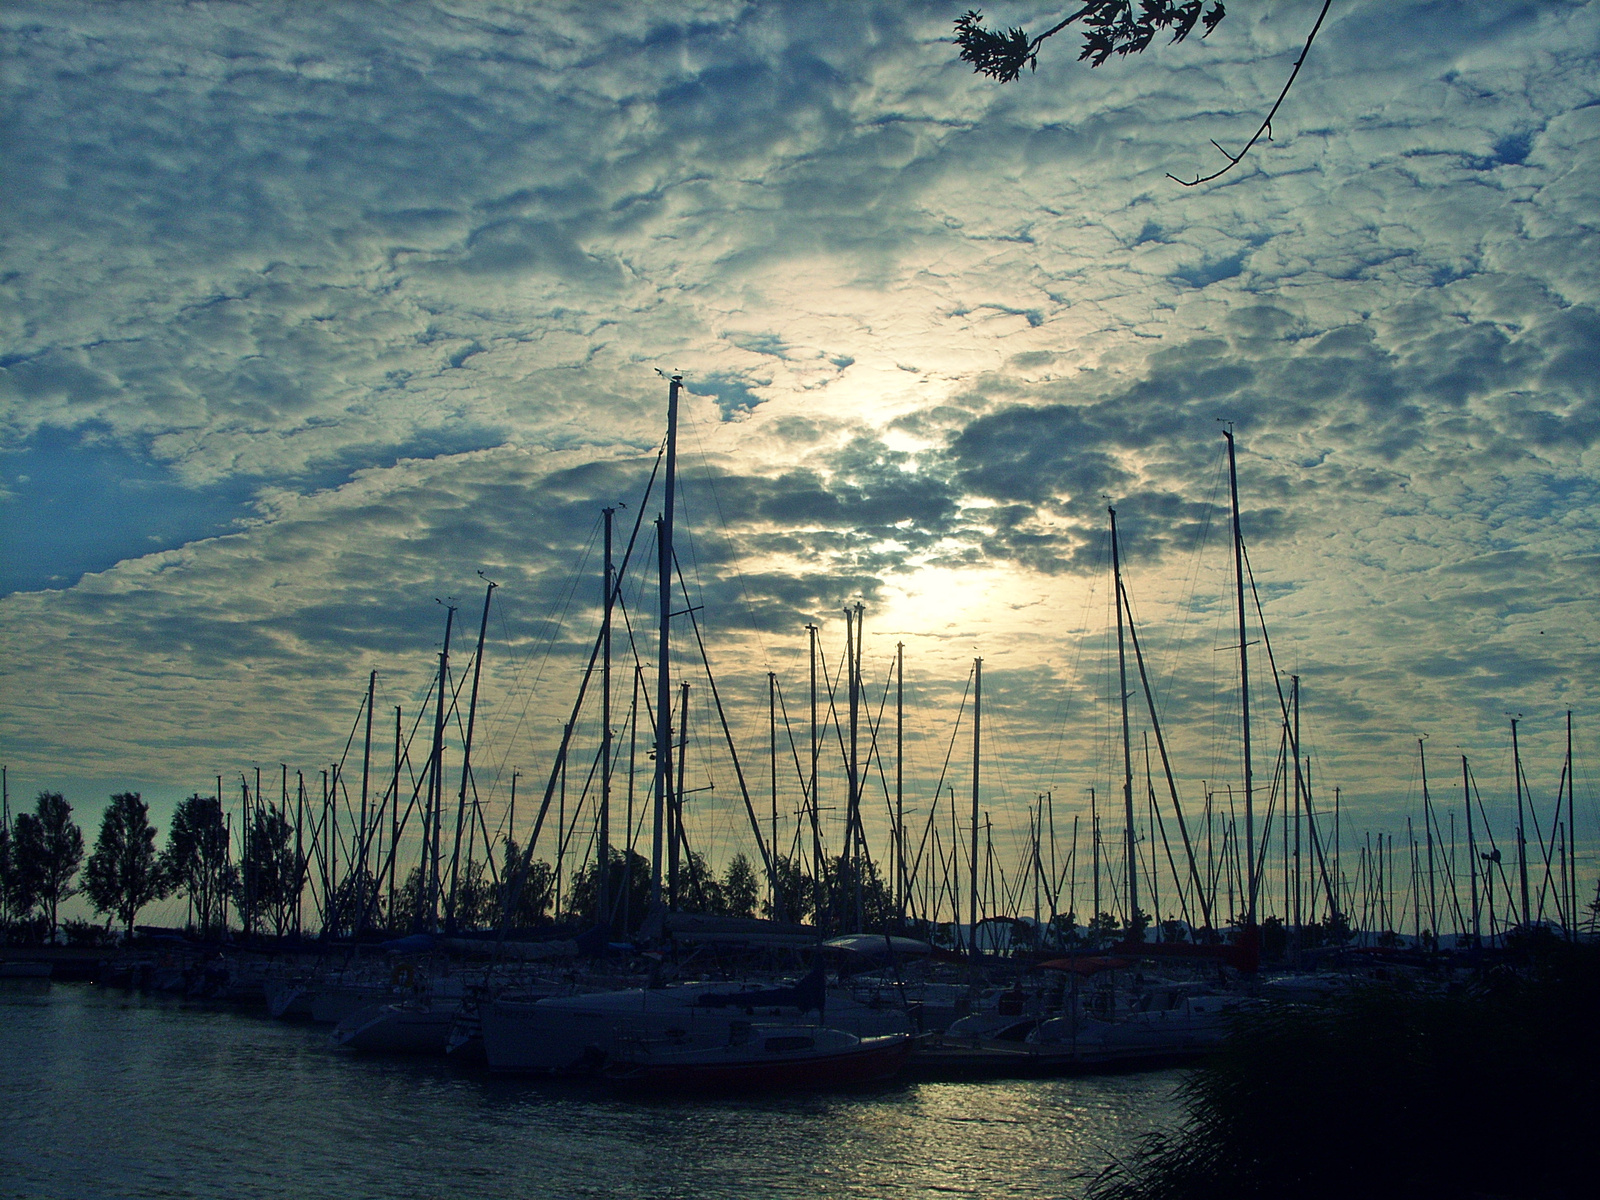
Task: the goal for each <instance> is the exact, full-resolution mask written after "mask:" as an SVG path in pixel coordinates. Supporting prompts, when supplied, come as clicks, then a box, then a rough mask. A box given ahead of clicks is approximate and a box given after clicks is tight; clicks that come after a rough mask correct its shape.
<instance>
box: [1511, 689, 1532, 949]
mask: <svg viewBox="0 0 1600 1200" xmlns="http://www.w3.org/2000/svg"><path fill="white" fill-rule="evenodd" d="M1511 773H1512V775H1513V776H1514V777H1515V782H1516V785H1517V875H1518V878H1519V881H1520V883H1521V885H1522V923H1523V924H1524V925H1526V924H1527V923H1528V921H1529V920H1530V917H1529V913H1528V838H1527V835H1526V834H1525V833H1524V832H1523V828H1522V822H1523V813H1522V751H1521V750H1520V749H1518V747H1517V718H1515V717H1512V718H1511Z"/></svg>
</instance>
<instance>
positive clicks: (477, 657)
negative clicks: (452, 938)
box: [446, 580, 500, 931]
mask: <svg viewBox="0 0 1600 1200" xmlns="http://www.w3.org/2000/svg"><path fill="white" fill-rule="evenodd" d="M484 582H485V583H488V580H485V581H484ZM499 586H500V585H499V584H496V583H489V586H488V588H487V589H486V590H485V591H484V593H483V619H482V620H480V621H479V622H478V648H477V650H476V651H475V652H474V653H473V655H472V695H471V698H470V699H469V700H468V702H467V736H466V739H465V740H464V741H463V743H462V747H461V790H460V792H459V793H458V794H457V796H456V842H455V846H454V847H453V848H452V849H451V851H450V907H449V910H448V914H449V915H448V918H447V920H446V924H447V925H448V926H449V927H450V929H451V930H452V931H454V929H455V927H456V888H457V885H458V884H459V883H460V881H461V826H462V825H463V824H464V823H465V819H466V814H467V785H468V784H469V783H470V782H471V781H472V730H473V726H474V725H475V724H476V723H477V720H478V680H479V679H480V678H482V676H483V643H484V640H485V639H486V638H487V636H488V633H489V601H490V600H491V599H492V598H493V596H494V589H495V588H497V587H499Z"/></svg>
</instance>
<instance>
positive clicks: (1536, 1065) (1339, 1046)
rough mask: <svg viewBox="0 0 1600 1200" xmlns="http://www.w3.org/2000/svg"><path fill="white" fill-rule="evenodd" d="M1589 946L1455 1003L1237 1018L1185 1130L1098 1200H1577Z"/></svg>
mask: <svg viewBox="0 0 1600 1200" xmlns="http://www.w3.org/2000/svg"><path fill="white" fill-rule="evenodd" d="M1597 1001H1600V950H1597V948H1595V947H1569V946H1553V947H1550V948H1548V949H1546V950H1545V951H1544V952H1543V953H1542V955H1541V958H1540V961H1539V962H1537V963H1536V964H1535V965H1533V966H1531V967H1530V968H1529V969H1528V970H1526V971H1524V972H1520V973H1512V972H1509V971H1505V970H1502V971H1501V972H1500V973H1497V974H1490V975H1487V976H1485V977H1483V978H1481V979H1480V980H1479V981H1478V982H1477V983H1476V984H1475V985H1473V986H1472V987H1470V988H1466V989H1462V990H1460V991H1458V992H1457V993H1456V994H1453V995H1437V994H1423V993H1420V992H1417V991H1414V990H1404V989H1401V988H1397V987H1386V988H1370V989H1366V990H1364V991H1362V992H1360V993H1358V994H1355V995H1352V996H1350V997H1348V998H1346V999H1344V1000H1341V1001H1339V1002H1337V1003H1334V1004H1331V1005H1328V1006H1325V1007H1319V1008H1304V1007H1298V1006H1289V1005H1284V1006H1278V1007H1274V1008H1271V1009H1268V1010H1266V1011H1264V1012H1261V1013H1258V1014H1254V1015H1251V1016H1249V1017H1246V1018H1242V1019H1241V1020H1240V1022H1239V1023H1238V1025H1237V1027H1236V1028H1235V1030H1234V1031H1233V1033H1232V1035H1231V1036H1230V1037H1229V1039H1228V1042H1227V1044H1226V1045H1225V1046H1224V1048H1223V1049H1222V1050H1221V1051H1220V1052H1219V1053H1217V1054H1216V1055H1214V1056H1213V1057H1212V1058H1211V1059H1210V1060H1208V1061H1207V1062H1206V1063H1204V1064H1203V1065H1202V1066H1200V1067H1199V1068H1197V1069H1196V1071H1195V1072H1194V1074H1193V1075H1191V1076H1190V1077H1189V1079H1188V1081H1187V1083H1186V1085H1185V1091H1186V1102H1187V1108H1188V1119H1187V1121H1186V1123H1185V1125H1184V1127H1183V1128H1182V1129H1181V1130H1180V1131H1179V1132H1178V1133H1177V1134H1176V1135H1173V1136H1166V1135H1160V1134H1158V1135H1153V1136H1152V1137H1151V1139H1150V1140H1149V1141H1148V1142H1147V1143H1146V1145H1145V1147H1144V1149H1143V1150H1142V1151H1141V1152H1140V1153H1139V1154H1138V1155H1137V1156H1136V1157H1135V1158H1134V1160H1133V1161H1131V1162H1126V1163H1117V1164H1114V1165H1113V1166H1112V1167H1111V1168H1109V1169H1108V1170H1107V1171H1105V1172H1104V1173H1102V1175H1101V1176H1100V1177H1099V1178H1098V1179H1096V1180H1095V1181H1094V1183H1093V1184H1092V1185H1091V1186H1090V1189H1089V1195H1090V1197H1092V1198H1093V1200H1210V1198H1213V1197H1215V1198H1217V1200H1221V1198H1222V1197H1227V1198H1228V1200H1246V1198H1251V1197H1263V1198H1265V1197H1274V1198H1276V1197H1283V1196H1294V1197H1297V1200H1320V1198H1322V1197H1328V1198H1330V1200H1331V1198H1333V1197H1340V1198H1345V1197H1351V1196H1361V1197H1385V1196H1395V1197H1401V1196H1403V1197H1406V1198H1407V1200H1426V1198H1428V1197H1436V1196H1437V1197H1444V1196H1450V1197H1459V1196H1472V1195H1477V1196H1485V1197H1517V1198H1522V1197H1527V1198H1532V1197H1541V1198H1546V1200H1551V1198H1559V1197H1578V1196H1583V1195H1591V1194H1593V1193H1592V1191H1591V1189H1592V1187H1593V1181H1594V1179H1595V1178H1596V1177H1597V1175H1600V1140H1597V1139H1596V1138H1595V1137H1594V1131H1595V1129H1596V1128H1597V1123H1600V1090H1597V1088H1596V1084H1595V1081H1596V1079H1597V1078H1600V1054H1597V1053H1596V1048H1595V1047H1596V1041H1595V1035H1594V1029H1593V1020H1594V1014H1595V1012H1596V1011H1600V1004H1597Z"/></svg>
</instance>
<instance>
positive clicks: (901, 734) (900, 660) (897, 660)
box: [894, 642, 1571, 925]
mask: <svg viewBox="0 0 1600 1200" xmlns="http://www.w3.org/2000/svg"><path fill="white" fill-rule="evenodd" d="M1568 722H1569V729H1570V722H1571V718H1570V716H1569V718H1568ZM905 731H906V644H905V643H904V642H896V643H895V647H894V854H895V865H894V884H895V909H894V910H895V914H896V915H897V916H898V917H899V918H900V924H901V925H904V924H905V923H906V788H905V783H906V772H905V761H906V755H905ZM1569 736H1570V734H1569ZM1568 823H1569V824H1570V822H1568Z"/></svg>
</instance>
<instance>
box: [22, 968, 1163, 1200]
mask: <svg viewBox="0 0 1600 1200" xmlns="http://www.w3.org/2000/svg"><path fill="white" fill-rule="evenodd" d="M0 1008H3V1009H4V1020H5V1021H6V1023H7V1030H8V1036H7V1037H5V1038H3V1039H0V1071H3V1072H4V1077H5V1079H6V1081H7V1089H8V1095H17V1094H19V1093H21V1094H27V1095H29V1096H30V1097H31V1101H30V1103H29V1105H28V1106H27V1108H26V1109H25V1110H21V1111H15V1110H14V1115H13V1118H12V1119H11V1120H8V1121H7V1122H5V1123H4V1126H3V1127H0V1174H3V1175H4V1177H5V1178H6V1180H7V1184H6V1188H7V1191H8V1192H10V1193H15V1194H19V1195H27V1196H35V1197H50V1198H52V1200H55V1198H57V1197H59V1198H61V1200H68V1198H71V1200H111V1198H113V1197H116V1198H121V1197H128V1196H156V1195H159V1196H163V1197H216V1196H228V1197H249V1198H251V1200H256V1198H258V1197H260V1198H267V1197H271V1198H278V1197H301V1196H306V1195H309V1194H315V1193H319V1192H321V1191H322V1190H323V1189H324V1188H325V1187H326V1181H327V1180H329V1179H333V1178H337V1179H339V1180H340V1186H341V1189H342V1190H344V1191H346V1192H348V1194H349V1195H352V1196H384V1195H408V1196H438V1197H446V1196H460V1197H470V1198H472V1200H479V1198H482V1200H501V1198H509V1197H565V1196H596V1197H598V1196H612V1195H618V1194H623V1193H626V1194H629V1195H634V1196H639V1197H647V1198H657V1197H660V1198H666V1197H712V1198H716V1197H729V1198H733V1197H741V1196H748V1195H751V1194H752V1193H756V1194H761V1195H771V1196H794V1197H840V1198H843V1197H851V1196H861V1195H872V1196H881V1197H885V1198H892V1200H899V1198H906V1200H909V1198H911V1197H920V1196H926V1195H928V1194H930V1193H933V1192H938V1193H939V1194H943V1195H954V1196H971V1197H983V1196H1006V1197H1011V1196H1016V1197H1047V1196H1063V1195H1072V1194H1075V1193H1076V1192H1077V1191H1078V1190H1079V1189H1080V1187H1081V1185H1082V1183H1083V1182H1084V1179H1083V1177H1084V1176H1086V1175H1092V1174H1094V1173H1095V1172H1097V1171H1099V1170H1100V1168H1101V1167H1102V1166H1103V1165H1104V1162H1105V1161H1106V1160H1107V1158H1108V1157H1109V1156H1110V1155H1111V1154H1117V1153H1125V1152H1127V1151H1128V1150H1130V1149H1131V1148H1132V1147H1133V1146H1134V1145H1135V1144H1136V1143H1137V1141H1138V1139H1139V1137H1140V1136H1141V1135H1142V1134H1144V1133H1146V1132H1148V1131H1150V1130H1152V1129H1158V1128H1165V1127H1168V1126H1169V1125H1170V1124H1171V1123H1172V1122H1173V1121H1175V1120H1176V1117H1177V1112H1176V1107H1175V1102H1174V1101H1173V1099H1172V1090H1173V1086H1174V1084H1175V1082H1176V1076H1175V1074H1174V1073H1173V1072H1170V1071H1163V1072H1154V1073H1145V1074H1137V1075H1132V1076H1116V1077H1088V1078H1083V1079H1062V1080H1025V1081H996V1082H991V1083H985V1084H979V1085H972V1084H948V1083H939V1082H903V1083H899V1084H895V1085H892V1086H890V1087H888V1088H886V1089H883V1088H880V1089H874V1090H869V1091H867V1092H850V1093H844V1094H840V1093H817V1092H804V1093H798V1094H793V1095H778V1096H772V1095H767V1096H757V1097H753V1098H752V1097H749V1096H743V1097H719V1096H702V1097H698V1098H693V1097H692V1098H689V1099H687V1100H686V1099H685V1098H684V1097H682V1096H676V1097H674V1098H673V1099H672V1100H671V1102H665V1101H654V1100H651V1099H650V1098H649V1097H640V1096H637V1095H626V1096H623V1095H618V1094H617V1093H615V1092H614V1091H613V1090H612V1089H610V1088H609V1087H607V1086H605V1085H603V1084H601V1083H596V1082H589V1081H574V1080H549V1081H542V1082H541V1081H530V1080H527V1079H509V1078H502V1077H498V1076H493V1075H489V1074H487V1073H485V1072H482V1071H480V1070H466V1069H462V1068H460V1067H459V1066H456V1065H455V1064H453V1063H452V1062H451V1061H450V1060H448V1059H444V1058H437V1059H435V1058H417V1057H414V1056H394V1057H391V1056H355V1055H350V1054H342V1053H337V1052H333V1051H331V1050H330V1048H329V1046H328V1044H327V1033H326V1029H325V1027H321V1026H311V1025H306V1024H299V1023H287V1022H282V1021H274V1020H270V1019H266V1018H264V1016H258V1015H243V1014H239V1013H236V1012H233V1011H228V1010H222V1009H215V1008H196V1007H193V1006H186V1005H183V1004H182V1003H181V1002H180V1001H178V1000H175V999H170V998H165V997H160V996H143V995H140V994H131V995H130V994H125V993H121V992H117V991H110V990H103V989H97V988H93V987H86V986H83V985H64V984H59V983H58V984H55V985H54V986H53V987H52V988H51V989H50V990H49V991H48V992H26V993H23V992H17V991H14V990H11V989H10V988H8V987H4V985H0ZM135 1113H136V1114H138V1116H137V1117H136V1118H134V1117H132V1116H130V1114H135Z"/></svg>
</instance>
